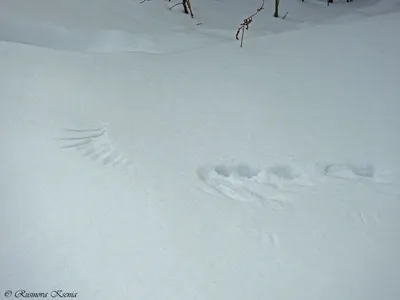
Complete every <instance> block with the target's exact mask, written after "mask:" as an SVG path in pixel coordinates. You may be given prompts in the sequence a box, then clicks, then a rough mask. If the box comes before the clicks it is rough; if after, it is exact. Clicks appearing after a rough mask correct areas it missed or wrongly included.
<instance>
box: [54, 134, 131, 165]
mask: <svg viewBox="0 0 400 300" xmlns="http://www.w3.org/2000/svg"><path fill="white" fill-rule="evenodd" d="M59 140H60V141H62V145H61V149H63V150H76V151H79V152H80V153H81V154H82V155H83V156H87V157H90V158H91V159H92V160H93V161H100V162H101V163H102V164H103V165H105V166H113V167H116V166H127V165H129V164H130V160H129V158H128V157H127V155H126V154H125V153H123V152H120V151H118V150H117V149H116V147H115V146H114V144H113V142H112V141H111V139H110V138H109V136H108V131H107V129H106V127H100V128H84V129H64V135H63V137H60V138H59Z"/></svg>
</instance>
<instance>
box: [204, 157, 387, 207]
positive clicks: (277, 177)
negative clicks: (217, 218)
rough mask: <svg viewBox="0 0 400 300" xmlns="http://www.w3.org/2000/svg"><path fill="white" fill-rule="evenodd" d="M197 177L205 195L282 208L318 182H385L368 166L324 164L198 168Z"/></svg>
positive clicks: (382, 175) (210, 166)
mask: <svg viewBox="0 0 400 300" xmlns="http://www.w3.org/2000/svg"><path fill="white" fill-rule="evenodd" d="M197 175H198V178H199V179H200V180H201V181H202V182H203V186H204V188H203V190H204V191H205V192H208V193H211V194H214V195H220V196H224V197H227V198H231V199H234V200H238V201H243V202H260V201H262V202H263V203H269V204H270V206H271V205H272V207H275V208H284V207H286V205H287V204H288V203H289V202H290V199H291V197H290V195H291V194H293V193H295V192H296V191H298V190H299V189H304V188H307V187H310V186H313V185H315V184H318V183H319V182H320V181H321V179H327V178H331V179H334V178H335V179H340V180H345V181H349V182H352V181H357V182H363V183H365V184H378V183H387V180H386V178H385V175H387V174H384V173H380V172H378V171H377V170H376V168H375V167H374V166H373V165H370V164H339V163H325V164H319V163H317V164H315V165H311V166H301V165H298V164H294V163H292V164H283V163H276V164H273V165H270V166H267V167H266V168H262V169H261V168H254V167H251V166H249V165H246V164H219V165H209V166H201V167H199V168H198V169H197Z"/></svg>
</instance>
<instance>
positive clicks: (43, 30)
mask: <svg viewBox="0 0 400 300" xmlns="http://www.w3.org/2000/svg"><path fill="white" fill-rule="evenodd" d="M0 40H1V41H6V42H14V43H21V44H27V45H32V46H38V47H43V48H49V49H54V50H65V51H78V52H91V53H114V52H128V51H130V52H142V53H162V52H160V51H159V50H157V48H156V45H155V44H154V43H153V42H152V41H151V40H150V39H149V38H148V37H145V36H143V35H140V34H132V33H130V32H127V31H123V30H86V29H68V28H65V27H61V26H59V25H56V24H47V23H46V24H45V23H40V22H37V21H27V20H18V19H14V20H11V19H5V18H1V19H0Z"/></svg>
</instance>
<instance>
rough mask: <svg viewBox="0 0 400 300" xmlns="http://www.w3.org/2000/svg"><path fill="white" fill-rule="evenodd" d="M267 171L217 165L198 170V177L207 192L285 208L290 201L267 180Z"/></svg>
mask: <svg viewBox="0 0 400 300" xmlns="http://www.w3.org/2000/svg"><path fill="white" fill-rule="evenodd" d="M265 172H266V171H265V170H262V169H258V168H254V167H251V166H248V165H246V164H237V165H234V164H233V165H223V164H220V165H217V166H202V167H200V168H198V170H197V175H198V177H199V178H200V180H201V181H202V182H204V183H205V184H206V189H205V191H206V192H208V193H211V194H214V195H222V196H225V197H228V198H231V199H234V200H238V201H242V202H262V203H264V204H265V203H267V204H268V205H270V206H271V207H273V208H282V207H285V206H286V204H287V202H288V199H287V197H285V196H283V195H282V194H281V193H279V190H277V188H276V186H275V185H273V184H270V182H269V181H268V180H266V173H265Z"/></svg>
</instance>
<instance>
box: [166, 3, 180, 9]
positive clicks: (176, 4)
mask: <svg viewBox="0 0 400 300" xmlns="http://www.w3.org/2000/svg"><path fill="white" fill-rule="evenodd" d="M181 4H182V5H183V2H180V3H177V4H175V5H172V6H171V7H170V8H169V10H172V9H173V8H174V7H175V6H178V5H181Z"/></svg>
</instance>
